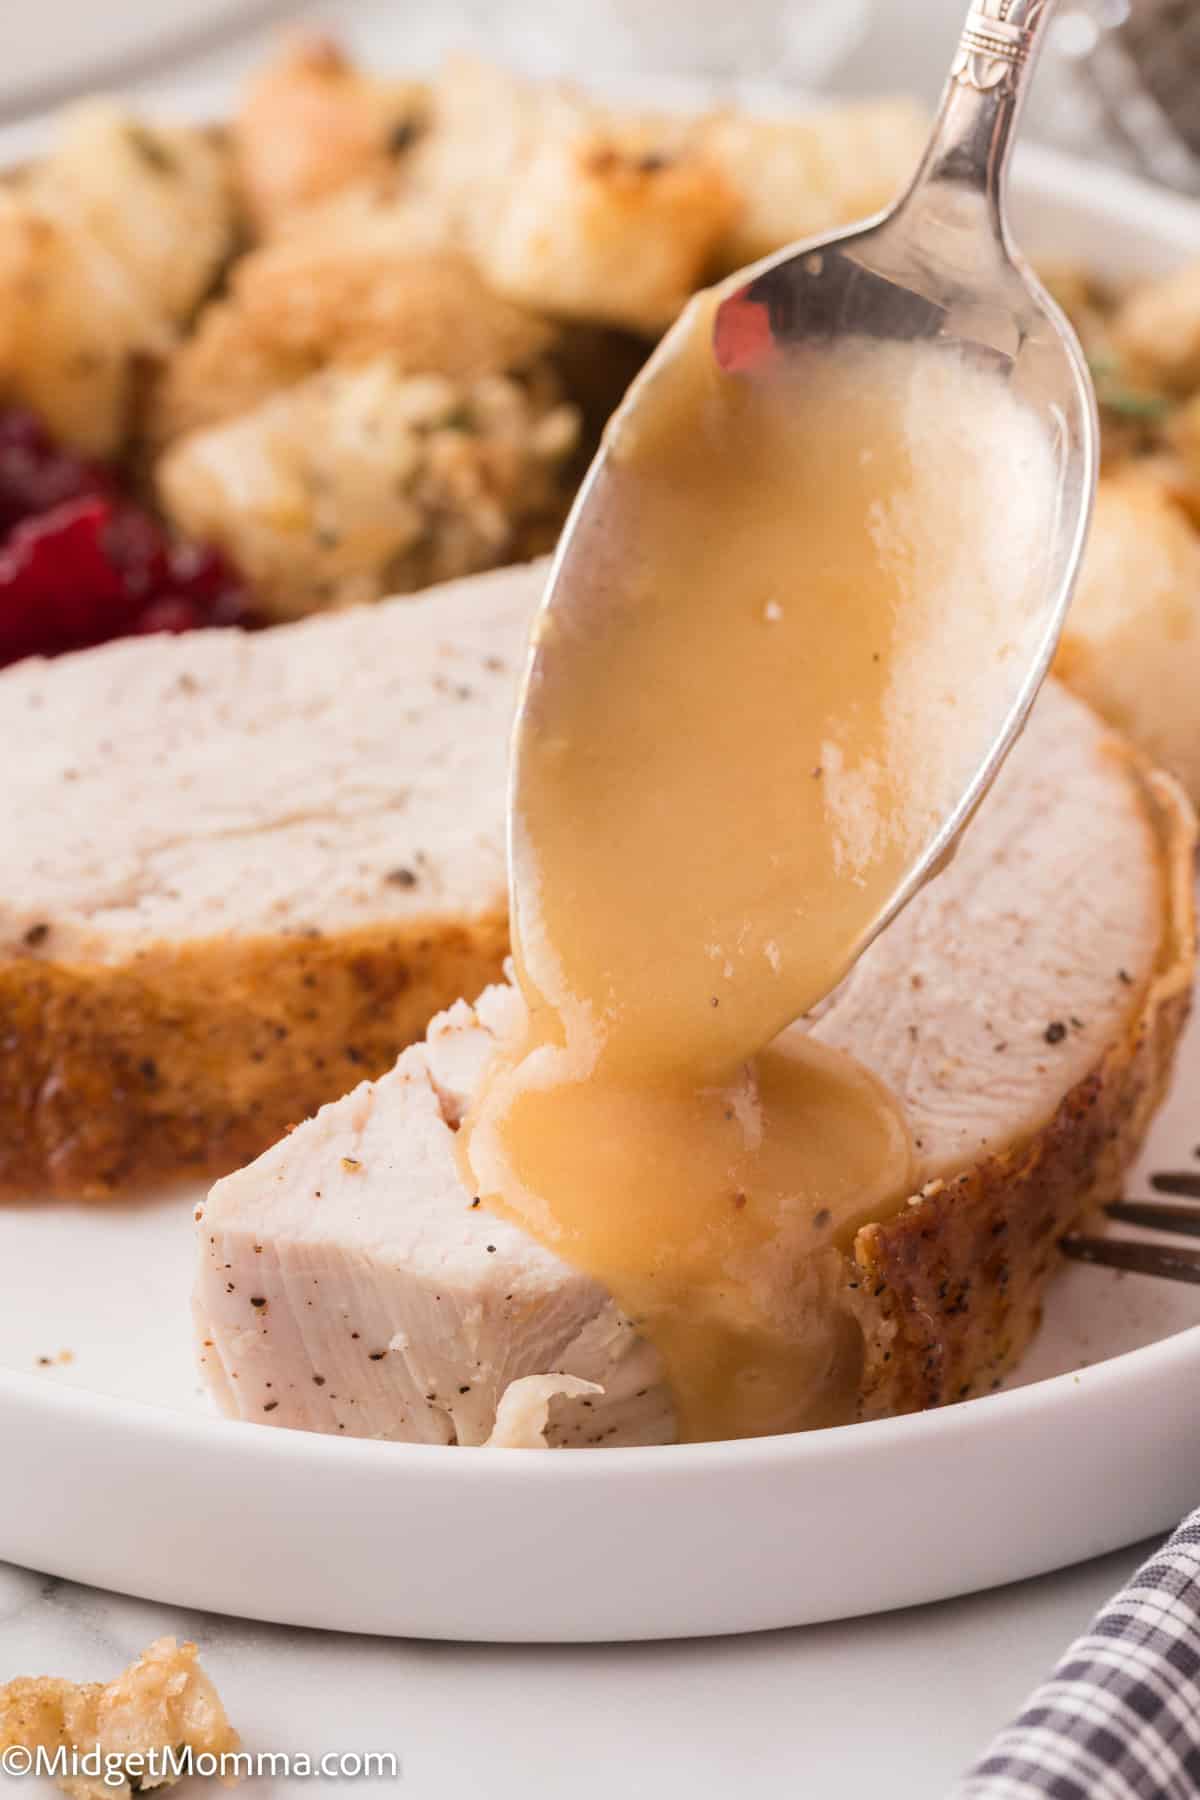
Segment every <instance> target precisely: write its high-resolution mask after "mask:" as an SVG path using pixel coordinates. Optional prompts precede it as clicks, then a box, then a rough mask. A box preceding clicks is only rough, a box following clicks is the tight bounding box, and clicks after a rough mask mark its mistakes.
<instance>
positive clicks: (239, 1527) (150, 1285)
mask: <svg viewBox="0 0 1200 1800" xmlns="http://www.w3.org/2000/svg"><path fill="white" fill-rule="evenodd" d="M1017 191H1018V196H1019V201H1020V206H1019V219H1020V221H1021V225H1022V231H1021V236H1022V239H1023V241H1024V243H1025V245H1026V247H1027V248H1028V249H1029V250H1030V251H1031V252H1032V253H1034V254H1035V255H1036V254H1043V255H1045V254H1054V255H1055V256H1061V257H1079V258H1081V259H1084V260H1086V261H1087V262H1089V263H1090V264H1092V265H1093V266H1094V267H1096V268H1098V269H1099V270H1101V271H1102V272H1104V273H1106V274H1108V275H1111V276H1121V275H1146V274H1152V273H1157V272H1160V271H1163V270H1166V269H1168V268H1170V267H1172V266H1174V265H1175V264H1176V263H1178V262H1179V261H1180V260H1182V259H1183V258H1185V257H1187V256H1200V210H1197V209H1194V208H1193V207H1191V206H1190V205H1188V204H1186V203H1184V202H1182V201H1177V200H1173V199H1172V198H1170V197H1169V196H1167V195H1164V194H1160V193H1157V192H1155V191H1153V190H1151V189H1149V188H1146V187H1144V186H1142V185H1140V184H1139V183H1137V182H1135V181H1133V180H1131V179H1129V178H1127V177H1124V176H1121V175H1119V174H1116V173H1114V172H1112V171H1110V170H1107V169H1099V168H1097V169H1090V168H1087V167H1085V166H1083V165H1081V164H1075V163H1072V162H1070V161H1067V160H1065V159H1063V158H1061V157H1058V156H1052V155H1050V154H1048V153H1036V154H1028V155H1027V156H1026V157H1025V159H1024V161H1023V163H1022V165H1021V166H1020V168H1019V170H1018V176H1017ZM1198 1146H1200V1026H1197V1027H1195V1028H1193V1030H1192V1033H1191V1035H1190V1037H1189V1040H1188V1043H1187V1045H1186V1046H1185V1052H1184V1056H1183V1059H1182V1062H1181V1067H1180V1071H1179V1075H1178V1078H1177V1081H1176V1085H1175V1091H1174V1095H1173V1098H1172V1100H1171V1102H1170V1103H1169V1105H1168V1106H1167V1108H1166V1109H1164V1111H1163V1113H1162V1114H1161V1115H1160V1117H1159V1119H1158V1121H1157V1122H1156V1125H1155V1129H1154V1132H1153V1134H1152V1137H1151V1141H1150V1144H1149V1145H1148V1148H1147V1153H1146V1156H1145V1157H1144V1158H1143V1161H1142V1163H1141V1165H1140V1166H1139V1169H1138V1171H1136V1172H1135V1174H1134V1177H1133V1180H1132V1182H1131V1191H1134V1192H1137V1191H1138V1189H1139V1186H1141V1185H1142V1184H1143V1183H1144V1179H1145V1176H1146V1174H1147V1173H1148V1172H1149V1171H1150V1170H1151V1169H1154V1168H1159V1169H1164V1168H1176V1169H1177V1168H1184V1167H1187V1166H1189V1165H1191V1166H1193V1167H1195V1168H1197V1169H1200V1160H1197V1155H1196V1152H1197V1147H1198ZM191 1257H192V1220H191V1207H190V1205H189V1196H188V1195H186V1194H184V1195H181V1194H176V1195H174V1196H172V1197H169V1198H164V1199H162V1200H159V1201H156V1202H152V1203H146V1204H142V1205H118V1206H112V1207H104V1208H96V1207H77V1206H65V1205H47V1204H40V1205H39V1204H33V1203H30V1204H29V1205H26V1206H12V1207H6V1208H2V1209H0V1446H3V1449H2V1451H0V1457H2V1471H3V1478H2V1479H0V1557H3V1558H6V1559H8V1560H11V1561H14V1562H18V1563H23V1564H26V1565H30V1566H32V1567H34V1568H38V1569H44V1570H47V1571H49V1572H51V1573H53V1574H56V1575H63V1576H67V1577H70V1578H72V1579H74V1580H78V1581H85V1582H92V1583H95V1584H97V1585H99V1586H102V1587H106V1588H118V1589H122V1590H125V1591H127V1592H129V1593H134V1594H139V1595H142V1596H145V1597H147V1598H149V1599H153V1600H158V1601H164V1602H168V1603H170V1604H173V1605H177V1606H186V1607H196V1608H206V1609H209V1610H214V1611H220V1612H228V1613H236V1614H242V1615H246V1616H250V1617H253V1618H261V1619H269V1620H275V1621H279V1622H282V1623H288V1624H298V1625H315V1626H325V1627H330V1628H335V1629H343V1630H353V1631H372V1632H385V1633H397V1634H404V1635H413V1636H421V1637H447V1638H456V1637H457V1638H476V1639H490V1640H536V1639H552V1640H561V1641H568V1640H588V1639H591V1640H596V1639H616V1638H625V1639H628V1638H650V1637H670V1636H681V1635H697V1634H702V1633H704V1634H707V1633H716V1632H731V1631H746V1630H757V1629H763V1628H766V1627H770V1626H780V1625H794V1624H802V1623H807V1622H810V1621H815V1620H821V1619H832V1618H840V1617H849V1616H851V1615H853V1614H856V1613H862V1612H870V1611H876V1610H882V1609H884V1608H888V1607H894V1606H904V1605H909V1604H911V1603H914V1602H917V1601H924V1600H934V1599H939V1598H942V1597H944V1596H947V1595H950V1594H958V1593H965V1592H968V1591H970V1590H971V1589H974V1588H980V1587H985V1586H990V1585H993V1584H995V1583H997V1582H1003V1581H1012V1580H1016V1579H1018V1578H1020V1577H1022V1576H1027V1575H1032V1574H1036V1573H1040V1572H1042V1571H1044V1570H1047V1569H1051V1568H1056V1567H1059V1566H1062V1565H1063V1564H1066V1563H1069V1562H1073V1561H1077V1560H1079V1559H1081V1558H1084V1557H1088V1556H1094V1555H1097V1554H1099V1553H1101V1552H1103V1551H1107V1550H1111V1549H1115V1548H1116V1547H1117V1546H1119V1545H1122V1544H1126V1543H1131V1542H1133V1541H1134V1540H1135V1539H1138V1538H1141V1537H1144V1536H1147V1535H1148V1534H1150V1533H1151V1532H1154V1531H1158V1530H1161V1529H1165V1528H1166V1527H1167V1526H1169V1525H1171V1524H1173V1523H1174V1522H1175V1520H1176V1519H1177V1518H1178V1517H1179V1516H1180V1514H1182V1513H1183V1512H1184V1511H1185V1510H1186V1509H1187V1508H1188V1507H1190V1506H1191V1505H1193V1504H1194V1503H1195V1502H1196V1501H1197V1500H1198V1499H1200V1433H1198V1432H1197V1431H1195V1430H1194V1428H1193V1422H1192V1416H1191V1415H1192V1411H1193V1409H1192V1408H1191V1406H1190V1405H1189V1404H1187V1403H1186V1401H1185V1402H1184V1404H1183V1405H1182V1406H1181V1404H1180V1396H1181V1395H1187V1394H1188V1393H1189V1392H1194V1391H1195V1386H1196V1384H1197V1383H1198V1382H1200V1289H1192V1288H1185V1287H1175V1286H1169V1285H1167V1284H1160V1283H1153V1282H1148V1281H1144V1280H1139V1279H1137V1278H1133V1277H1127V1278H1122V1277H1119V1276H1114V1275H1111V1274H1109V1273H1107V1272H1105V1271H1101V1270H1096V1269H1082V1268H1073V1269H1071V1270H1069V1271H1067V1272H1066V1273H1065V1274H1064V1275H1063V1276H1062V1277H1061V1278H1060V1280H1059V1281H1058V1283H1057V1284H1056V1286H1055V1288H1054V1290H1053V1294H1052V1298H1051V1302H1050V1306H1049V1310H1048V1316H1047V1320H1046V1324H1045V1326H1044V1328H1043V1330H1042V1333H1041V1336H1040V1338H1039V1340H1038V1342H1037V1344H1036V1345H1035V1347H1034V1349H1033V1351H1032V1352H1031V1354H1030V1355H1029V1357H1028V1358H1027V1359H1026V1361H1025V1363H1024V1365H1023V1366H1022V1368H1021V1370H1020V1371H1019V1372H1018V1374H1017V1377H1016V1378H1015V1382H1014V1384H1013V1385H1012V1386H1011V1387H1010V1390H1009V1391H1007V1392H1004V1393H1000V1394H996V1395H992V1396H989V1397H988V1398H986V1399H981V1400H972V1401H968V1402H966V1403H965V1404H963V1405H960V1406H955V1407H950V1408H947V1409H945V1410H944V1411H941V1412H936V1413H927V1414H923V1415H920V1416H917V1417H912V1418H904V1419H895V1420H887V1421H884V1422H882V1423H880V1424H874V1425H860V1426H852V1427H848V1428H845V1429H843V1430H838V1431H824V1432H815V1433H811V1434H809V1435H807V1436H796V1437H787V1438H771V1439H761V1440H758V1441H755V1442H748V1443H735V1444H713V1445H687V1446H680V1447H671V1448H665V1449H651V1450H608V1451H603V1452H596V1453H595V1454H587V1453H584V1452H577V1453H574V1454H560V1455H537V1454H534V1453H530V1452H527V1451H524V1452H523V1451H495V1450H464V1449H441V1448H433V1447H428V1446H414V1445H401V1444H380V1443H368V1442H347V1441H346V1440H344V1439H341V1440H338V1439H333V1438H326V1437H317V1436H311V1435H307V1434H304V1433H300V1432H287V1431H279V1430H272V1429H271V1428H269V1427H267V1426H261V1425H233V1424H229V1423H226V1422H225V1421H222V1420H220V1419H217V1418H215V1417H213V1416H212V1415H211V1414H210V1413H209V1412H208V1410H207V1407H206V1403H205V1401H204V1399H203V1397H202V1395H201V1393H200V1390H199V1387H198V1384H197V1380H196V1376H195V1372H194V1369H193V1367H192V1361H191V1351H190V1343H189V1330H188V1318H187V1294H188V1287H189V1284H190V1274H191ZM64 1353H69V1358H70V1359H69V1360H60V1358H61V1357H62V1356H63V1354H64ZM43 1358H44V1359H48V1360H46V1361H45V1362H43V1361H42V1360H41V1359H43Z"/></svg>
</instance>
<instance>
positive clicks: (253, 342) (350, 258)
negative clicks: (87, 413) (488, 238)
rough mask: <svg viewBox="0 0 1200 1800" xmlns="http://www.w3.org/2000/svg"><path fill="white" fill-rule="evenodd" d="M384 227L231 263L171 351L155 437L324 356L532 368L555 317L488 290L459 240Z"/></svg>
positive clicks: (420, 370) (472, 371)
mask: <svg viewBox="0 0 1200 1800" xmlns="http://www.w3.org/2000/svg"><path fill="white" fill-rule="evenodd" d="M381 226H382V229H378V230H374V231H371V230H366V229H362V228H361V227H360V229H359V230H358V231H357V232H354V233H347V232H342V231H339V230H337V229H335V228H330V227H327V226H326V224H325V222H324V220H322V221H321V222H320V226H319V228H317V225H316V222H314V229H313V230H312V231H311V232H305V233H297V234H296V235H294V236H291V237H286V238H281V239H280V240H279V241H278V242H276V243H272V244H268V245H265V246H264V247H263V248H262V249H260V250H256V251H253V252H251V254H250V255H248V256H246V257H244V258H243V259H242V260H241V262H239V263H238V265H237V267H236V269H235V270H234V274H233V280H232V284H231V289H230V295H229V297H228V298H227V299H225V300H222V301H220V302H218V303H217V304H215V305H213V306H210V307H208V308H207V310H206V311H205V312H204V313H203V315H202V316H201V318H200V321H199V325H198V327H197V329H196V331H195V332H194V333H193V334H192V336H191V337H190V338H188V339H186V340H185V341H184V342H183V343H182V344H181V345H180V346H179V347H178V349H177V350H176V351H175V352H174V353H173V354H172V356H171V357H170V359H169V361H168V363H167V364H166V366H165V368H164V370H163V372H162V376H161V379H160V381H159V383H158V385H157V388H156V392H155V395H154V399H153V401H152V404H151V408H150V434H151V436H152V438H153V439H154V440H155V441H156V442H158V443H166V442H168V441H170V440H171V439H172V438H175V437H178V436H180V435H181V434H182V433H184V432H187V431H192V430H196V429H198V428H200V427H202V426H206V425H213V424H217V423H219V422H220V421H222V420H224V419H230V418H235V417H236V416H237V415H238V414H239V413H242V412H246V411H248V410H249V409H250V408H251V407H254V406H257V405H258V404H259V402H260V401H262V400H265V399H266V398H267V397H268V395H270V394H273V393H275V392H277V391H278V390H279V389H280V388H283V387H288V386H290V385H291V384H292V383H294V382H296V381H299V380H302V379H303V377H304V376H305V375H311V374H313V373H315V372H316V371H317V370H318V369H321V368H324V367H326V366H327V365H329V364H330V363H360V362H366V361H369V360H370V359H371V358H372V357H375V356H379V355H387V356H389V357H390V358H391V360H392V363H393V366H394V367H395V368H397V369H398V370H400V371H401V372H402V373H404V374H411V375H417V374H429V375H445V376H448V377H450V378H451V379H453V380H464V381H473V380H478V379H479V378H480V377H482V376H484V375H505V374H511V373H514V372H520V371H524V370H527V369H530V368H532V367H533V366H534V365H535V364H536V363H538V362H539V361H540V359H541V358H542V357H543V356H544V355H545V354H546V352H547V351H548V350H549V349H550V348H551V346H552V344H553V343H554V341H555V339H556V336H557V334H556V332H555V331H554V329H553V327H552V326H551V325H550V324H549V323H548V321H546V320H544V319H539V318H537V317H536V316H535V315H534V314H533V313H530V312H525V311H524V310H522V309H521V308H519V307H516V306H514V305H513V304H512V303H511V302H510V301H507V300H502V299H500V298H499V296H498V295H496V294H493V293H492V292H491V291H490V290H489V289H488V288H486V287H485V286H484V284H483V282H482V281H481V280H480V278H479V275H478V273H477V271H476V269H475V266H474V264H473V263H472V262H471V261H470V260H469V259H468V258H467V257H465V256H463V255H462V254H461V252H459V251H453V250H442V251H423V250H421V249H419V248H413V247H411V246H409V245H407V244H404V243H397V242H392V241H390V239H392V238H394V237H395V234H394V233H391V232H390V230H389V221H388V220H387V219H386V217H385V218H383V219H382V220H381Z"/></svg>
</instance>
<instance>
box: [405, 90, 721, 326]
mask: <svg viewBox="0 0 1200 1800" xmlns="http://www.w3.org/2000/svg"><path fill="white" fill-rule="evenodd" d="M433 106H434V115H435V120H436V124H435V127H434V129H433V130H432V131H431V133H430V135H429V138H428V139H427V141H426V144H425V145H424V146H423V147H422V149H421V150H420V151H419V152H418V155H417V157H416V158H415V161H414V168H413V175H412V183H413V189H414V197H415V198H416V197H419V200H420V202H421V203H423V204H424V205H425V206H426V207H431V206H433V205H434V204H437V203H440V204H441V206H442V207H443V208H444V209H445V215H446V219H447V231H448V233H449V234H451V235H452V236H456V237H457V239H458V241H460V242H461V243H462V245H463V247H464V248H465V249H467V250H468V251H469V252H470V254H471V255H473V256H474V257H475V259H476V261H477V262H478V264H479V267H480V270H481V272H482V274H483V276H484V278H485V280H486V281H487V282H488V283H489V285H490V286H491V287H493V288H495V290H496V291H497V293H500V294H504V295H506V296H507V297H508V298H509V299H512V300H516V301H518V302H520V303H522V304H525V305H527V306H530V307H533V308H535V309H542V310H545V311H547V312H550V313H552V314H556V315H559V316H562V317H565V318H572V319H579V318H582V319H588V320H591V321H592V322H594V323H600V324H608V325H620V326H625V327H627V328H630V329H633V330H637V331H645V332H650V333H657V332H658V331H660V330H661V329H662V328H663V326H665V325H667V324H668V323H669V322H670V321H671V319H672V318H673V317H674V316H675V314H676V313H677V312H678V311H679V309H680V307H681V306H682V305H683V303H684V301H685V300H686V299H687V297H688V295H689V294H690V293H691V292H692V291H693V290H694V289H695V288H696V287H698V286H699V285H701V283H702V282H703V280H704V279H705V277H706V275H707V273H708V270H709V268H710V266H711V264H712V261H713V255H714V252H715V249H716V246H717V244H718V243H719V242H720V240H721V238H722V236H723V235H724V233H725V232H726V231H727V230H728V229H729V227H730V224H731V222H732V220H733V217H734V215H735V212H736V210H737V204H738V203H737V196H736V195H735V193H734V192H733V190H732V189H731V187H730V185H729V183H728V182H727V181H726V180H725V178H724V177H723V176H722V175H721V173H720V171H719V170H718V169H717V168H716V167H715V165H714V164H713V163H712V161H711V160H710V159H709V158H707V157H706V156H705V155H703V154H701V153H700V152H699V151H698V150H697V149H696V148H695V146H694V145H693V144H692V143H691V142H690V136H689V131H688V128H687V127H686V126H685V125H682V124H680V123H678V122H671V121H666V120H662V119H652V118H638V117H636V116H632V115H631V116H629V117H621V116H619V115H616V114H614V113H612V112H611V111H609V110H608V109H605V108H602V107H600V106H597V105H595V104H594V103H592V102H590V101H588V100H586V99H585V98H584V97H582V96H581V95H580V94H578V93H577V92H576V91H575V90H573V89H570V88H567V87H565V86H555V85H545V84H535V83H532V82H527V81H522V80H521V79H519V78H518V77H516V76H512V75H508V74H506V73H504V72H503V71H501V70H497V69H493V68H490V67H487V66H485V65H484V64H482V63H477V62H474V61H470V60H468V59H465V58H459V59H456V60H455V61H453V62H452V63H450V64H449V65H448V66H447V68H446V70H445V72H444V73H443V75H442V76H441V78H440V79H439V81H438V83H437V85H436V88H435V90H434V95H433Z"/></svg>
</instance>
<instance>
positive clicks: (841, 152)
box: [697, 100, 929, 270]
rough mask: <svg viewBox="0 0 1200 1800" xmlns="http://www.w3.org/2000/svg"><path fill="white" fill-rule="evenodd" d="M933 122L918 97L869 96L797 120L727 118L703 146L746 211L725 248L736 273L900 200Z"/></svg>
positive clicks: (711, 125)
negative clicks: (764, 257) (786, 248)
mask: <svg viewBox="0 0 1200 1800" xmlns="http://www.w3.org/2000/svg"><path fill="white" fill-rule="evenodd" d="M928 133H929V121H928V119H927V118H926V116H925V113H924V112H923V110H922V109H921V107H920V106H918V105H917V104H916V102H915V101H910V100H868V101H862V102H859V103H858V104H855V105H843V106H838V107H830V108H829V109H828V110H826V111H821V112H814V113H811V114H809V115H807V116H805V117H802V118H796V119H754V118H746V117H744V116H740V115H738V114H736V113H722V114H717V115H716V116H715V117H713V118H711V119H708V120H706V121H704V122H703V123H702V125H701V126H700V128H699V131H698V134H697V143H698V147H699V148H700V150H701V151H702V152H703V153H704V154H706V155H707V156H708V157H709V158H710V159H711V160H712V162H713V163H714V165H715V166H716V168H717V169H718V170H719V171H720V173H721V175H722V176H723V177H724V178H725V180H726V182H727V183H728V184H729V186H730V188H732V189H733V191H734V192H735V193H736V194H737V196H738V201H739V205H738V208H737V211H736V213H735V214H734V217H733V218H732V220H731V222H730V224H729V227H728V229H727V230H726V231H725V232H724V233H723V235H722V237H721V240H720V244H719V246H718V259H719V262H720V265H721V267H722V268H723V269H727V270H728V269H737V268H740V267H741V266H742V264H743V263H748V262H753V261H755V260H756V258H758V257H760V256H766V255H768V254H769V253H770V252H771V251H772V250H779V249H782V248H783V246H784V245H786V244H791V243H794V242H795V241H796V240H797V239H798V238H806V237H815V236H816V235H818V234H819V233H821V232H826V231H832V230H834V229H836V227H838V226H839V225H849V224H852V223H853V221H854V220H856V219H862V218H866V217H867V215H868V214H870V213H874V212H878V211H880V210H881V208H883V207H884V206H887V205H888V204H889V203H890V202H891V201H892V200H894V199H895V198H896V196H897V194H899V193H900V191H901V190H902V189H903V187H904V185H905V183H906V182H907V181H908V180H909V178H910V177H911V175H912V174H913V172H914V171H915V169H916V166H917V160H918V158H919V157H920V154H921V151H922V150H923V148H924V146H925V140H926V138H927V136H928Z"/></svg>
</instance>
